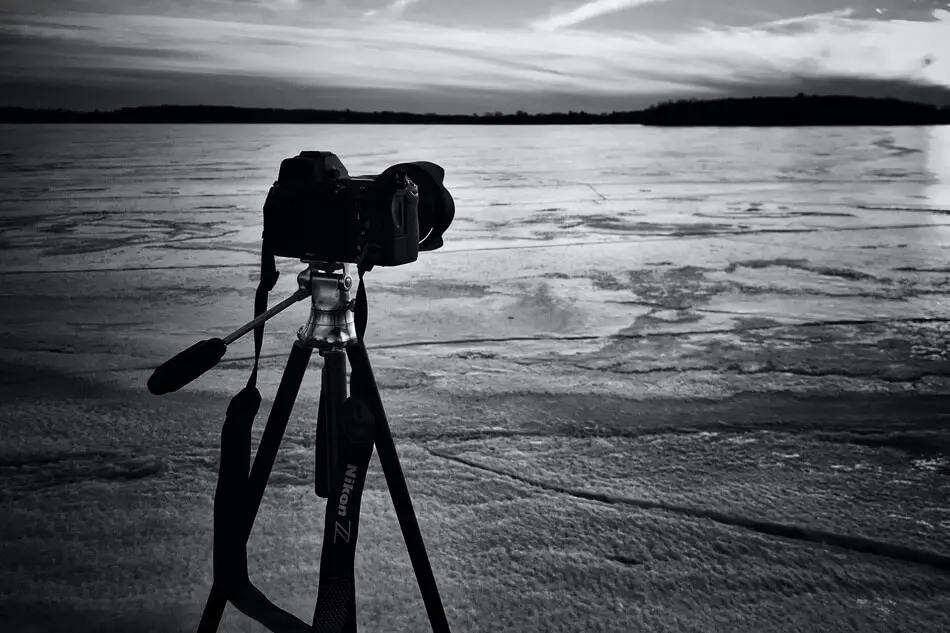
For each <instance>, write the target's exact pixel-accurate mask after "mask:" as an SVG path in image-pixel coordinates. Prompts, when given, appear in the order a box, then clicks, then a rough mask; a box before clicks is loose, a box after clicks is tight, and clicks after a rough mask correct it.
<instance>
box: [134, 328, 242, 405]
mask: <svg viewBox="0 0 950 633" xmlns="http://www.w3.org/2000/svg"><path fill="white" fill-rule="evenodd" d="M227 350H228V346H227V345H226V344H225V342H224V341H223V340H222V339H219V338H209V339H207V340H204V341H199V342H197V343H195V344H194V345H192V346H191V347H189V348H188V349H186V350H185V351H183V352H180V353H179V354H178V355H177V356H175V357H174V358H171V359H169V360H167V361H165V362H164V363H162V364H161V365H160V366H159V367H158V369H156V370H155V371H154V372H153V373H152V376H151V378H149V379H148V390H149V391H151V392H152V393H153V394H155V395H156V396H161V395H163V394H166V393H170V392H172V391H178V390H179V389H181V388H182V387H184V386H185V385H187V384H188V383H189V382H191V381H192V380H194V379H195V378H197V377H198V376H200V375H201V374H203V373H205V372H206V371H208V370H209V369H211V368H212V367H214V366H215V365H217V364H218V361H220V360H221V358H222V357H223V356H224V353H225V352H226V351H227Z"/></svg>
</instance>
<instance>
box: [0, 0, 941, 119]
mask: <svg viewBox="0 0 950 633" xmlns="http://www.w3.org/2000/svg"><path fill="white" fill-rule="evenodd" d="M0 7H2V8H0V105H7V106H9V105H15V106H25V107H42V108H69V109H78V110H92V109H113V108H118V107H126V106H136V105H152V104H162V103H170V104H215V105H238V106H251V107H275V108H314V109H346V108H350V109H353V110H363V111H374V110H400V111H411V112H440V113H473V112H478V113H482V112H488V111H503V112H514V111H516V110H525V111H528V112H553V111H568V110H586V111H588V112H609V111H614V110H635V109H639V108H642V107H646V106H648V105H650V104H652V103H656V102H658V101H664V100H667V99H678V98H715V97H720V96H740V97H742V96H754V95H785V94H788V95H794V94H797V93H798V92H805V93H806V94H855V95H862V96H886V97H899V98H905V99H911V100H915V101H923V102H928V103H936V104H940V105H946V104H950V2H948V1H939V2H938V1H934V0H794V1H793V0H729V1H727V0H589V1H585V0H553V1H552V0H4V2H3V4H2V5H0Z"/></svg>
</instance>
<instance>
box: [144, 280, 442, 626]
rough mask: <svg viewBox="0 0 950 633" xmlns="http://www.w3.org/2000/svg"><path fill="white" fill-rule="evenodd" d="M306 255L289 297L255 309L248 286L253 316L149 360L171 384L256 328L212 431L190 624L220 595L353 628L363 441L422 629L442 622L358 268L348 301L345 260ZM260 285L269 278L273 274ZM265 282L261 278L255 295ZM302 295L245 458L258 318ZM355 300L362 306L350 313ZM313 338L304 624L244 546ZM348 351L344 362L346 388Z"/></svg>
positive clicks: (208, 617)
mask: <svg viewBox="0 0 950 633" xmlns="http://www.w3.org/2000/svg"><path fill="white" fill-rule="evenodd" d="M305 263H307V264H308V267H307V269H306V270H304V271H303V272H301V273H300V274H299V275H298V276H297V281H298V286H299V289H298V290H297V292H295V293H294V294H293V295H292V296H291V297H289V298H288V299H286V300H285V301H283V302H282V303H281V304H279V305H277V306H274V308H272V309H271V310H268V311H266V312H263V313H260V312H261V310H260V309H259V308H260V307H261V306H260V295H261V289H260V288H259V289H258V302H257V305H256V308H255V312H256V313H258V316H257V317H256V318H255V319H254V320H253V321H251V322H250V323H248V324H246V325H244V326H242V327H241V328H240V329H238V330H237V331H236V332H234V333H233V334H231V335H230V336H228V337H226V338H224V339H210V340H208V341H203V342H201V343H198V344H196V345H194V346H192V347H191V348H189V349H188V350H185V351H184V352H182V353H181V354H179V355H178V356H176V357H175V358H173V359H171V360H170V361H168V362H167V363H165V364H164V365H163V366H162V367H160V368H159V369H158V370H156V372H155V374H153V376H152V378H151V379H150V380H149V389H150V390H151V391H152V392H153V393H167V392H168V391H174V390H176V389H178V388H180V387H181V386H182V385H184V384H186V383H187V382H189V381H190V380H191V379H194V378H195V377H197V376H198V375H200V374H201V373H203V372H204V371H206V370H207V369H210V367H212V366H213V365H214V364H216V363H217V362H218V360H220V358H221V357H222V356H223V353H224V349H225V348H226V346H227V344H229V343H230V342H232V341H234V340H235V339H237V338H239V337H240V336H243V335H244V334H246V333H247V332H249V331H250V330H251V329H255V362H254V370H253V372H252V374H251V379H250V381H249V383H248V387H246V388H245V389H243V390H242V391H241V392H240V393H238V394H237V396H235V397H234V399H232V401H231V404H230V405H229V407H228V413H227V419H226V420H225V423H224V427H223V429H222V432H221V463H220V470H219V475H218V482H217V486H216V490H215V501H214V581H213V584H212V587H211V591H210V594H209V596H208V600H207V603H206V604H205V608H204V612H203V613H202V616H201V621H200V623H199V625H198V633H215V631H217V629H218V626H219V625H220V622H221V617H222V615H223V613H224V608H225V606H226V605H227V603H228V602H231V603H232V604H233V605H234V606H235V607H236V608H237V609H238V610H239V611H241V612H242V613H244V614H245V615H247V616H249V617H251V618H253V619H255V620H257V621H258V622H260V623H261V624H263V625H264V626H266V627H267V628H268V629H270V630H271V631H274V633H311V632H313V633H330V632H334V633H355V632H356V596H355V582H354V559H355V554H356V542H357V536H358V533H359V511H360V501H361V495H362V492H363V486H364V483H365V481H366V471H367V468H368V466H369V462H370V459H371V457H372V453H373V447H374V446H375V447H376V450H377V453H378V455H379V462H380V465H381V466H382V470H383V474H384V476H385V478H386V483H387V485H388V487H389V491H390V494H391V496H392V500H393V505H394V506H395V510H396V516H397V518H398V520H399V526H400V528H401V530H402V534H403V538H404V539H405V542H406V548H407V550H408V552H409V558H410V560H411V562H412V567H413V571H414V572H415V576H416V580H417V582H418V584H419V589H420V590H421V592H422V598H423V602H424V604H425V608H426V612H427V614H428V617H429V622H430V624H431V626H432V630H433V631H434V632H436V633H443V632H444V633H448V631H449V625H448V621H447V618H446V615H445V610H444V609H443V606H442V602H441V598H440V597H439V590H438V587H437V586H436V582H435V576H434V574H433V572H432V567H431V565H430V563H429V558H428V555H427V553H426V549H425V544H424V543H423V540H422V534H421V532H420V529H419V523H418V521H417V519H416V515H415V512H414V510H413V507H412V501H411V499H410V497H409V490H408V488H407V486H406V480H405V477H404V476H403V472H402V467H401V466H400V463H399V458H398V456H397V454H396V447H395V444H394V443H393V438H392V434H391V433H390V429H389V422H388V421H387V418H386V412H385V411H384V409H383V403H382V400H381V398H380V395H379V388H378V386H377V384H376V379H375V377H374V376H373V370H372V367H371V366H370V361H369V355H368V353H367V351H366V346H365V344H364V342H363V340H362V334H363V330H364V329H365V322H366V314H365V312H366V302H365V291H364V290H363V287H362V268H361V269H360V278H361V285H360V297H359V298H361V299H362V301H359V300H356V301H354V300H353V299H352V298H351V289H352V279H351V278H350V276H349V275H348V274H347V271H348V265H347V264H345V263H344V264H341V263H326V262H305ZM341 269H342V270H341ZM338 271H339V272H338ZM274 281H276V272H275V273H274ZM270 285H271V286H273V282H271V284H270ZM263 286H264V282H263V281H262V287H263ZM266 292H267V290H266V289H265V290H264V304H266ZM306 297H310V299H311V310H310V318H309V319H308V321H307V324H306V325H304V326H303V327H302V328H300V330H299V331H298V332H297V339H298V340H297V341H295V342H294V344H293V346H292V348H291V351H290V357H289V358H288V360H287V365H286V367H285V369H284V373H283V375H282V376H281V379H280V384H279V386H278V388H277V395H276V396H275V398H274V402H273V405H272V407H271V411H270V415H269V417H268V420H267V424H266V426H265V428H264V432H263V435H262V437H261V441H260V444H259V446H258V450H257V455H256V457H255V459H254V462H253V465H251V463H250V451H251V433H250V431H251V425H252V424H253V418H254V416H255V415H256V414H257V410H258V409H259V407H260V403H261V396H260V392H259V391H257V388H256V375H257V364H258V360H259V357H260V339H261V335H262V326H263V323H264V321H266V320H267V319H269V318H270V317H272V316H274V315H275V314H277V313H278V312H280V311H281V310H283V309H284V308H286V307H288V306H289V305H292V304H293V303H295V302H296V301H299V300H302V299H304V298H306ZM359 298H358V299H359ZM355 306H360V307H361V312H362V314H361V318H360V322H359V323H357V320H356V315H355V313H354V307H355ZM315 349H316V350H318V351H319V354H320V355H321V356H322V357H323V361H324V362H323V369H322V373H321V387H320V399H319V406H318V412H317V431H316V441H315V455H314V458H315V473H314V490H315V492H316V494H317V496H318V497H321V498H325V499H327V507H326V518H325V522H324V536H323V549H322V552H321V556H320V573H319V585H318V592H317V601H316V606H315V609H314V616H313V624H312V625H308V624H306V623H305V622H303V621H302V620H300V619H299V618H297V617H296V616H295V615H293V614H291V613H289V612H287V611H285V610H283V609H281V608H280V607H278V606H276V605H275V604H274V603H273V602H271V601H270V600H269V599H268V598H267V597H266V596H265V595H264V594H263V593H261V591H260V590H258V589H257V588H256V587H255V586H254V585H253V584H252V583H251V581H250V579H249V578H248V570H247V549H246V548H247V542H248V539H249V537H250V533H251V530H252V528H253V525H254V520H255V518H256V517H257V513H258V511H259V509H260V504H261V500H262V498H263V496H264V490H265V488H266V487H267V481H268V478H269V477H270V474H271V470H272V468H273V466H274V461H275V459H276V456H277V451H278V449H279V447H280V443H281V440H282V438H283V435H284V431H285V429H286V427H287V423H288V420H289V419H290V414H291V411H292V409H293V406H294V401H295V400H296V398H297V394H298V392H299V390H300V385H301V383H302V381H303V377H304V373H305V372H306V369H307V365H308V364H309V361H310V358H311V355H312V353H313V350H315ZM347 359H348V360H349V362H350V366H351V370H352V371H351V376H350V392H351V394H350V396H349V397H347V384H346V362H347ZM249 470H250V474H248V471H249Z"/></svg>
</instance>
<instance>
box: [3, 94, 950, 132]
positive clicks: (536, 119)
mask: <svg viewBox="0 0 950 633" xmlns="http://www.w3.org/2000/svg"><path fill="white" fill-rule="evenodd" d="M0 122H3V123H297V124H303V123H324V124H327V123H348V124H360V123H363V124H399V125H413V124H442V125H459V124H462V125H594V124H636V125H657V126H766V125H767V126H785V125H946V124H950V104H948V105H945V106H943V107H939V106H935V105H929V104H923V103H915V102H910V101H903V100H899V99H892V98H869V97H854V96H806V95H804V94H799V95H797V96H795V97H744V98H722V99H679V100H671V101H664V102H662V103H658V104H655V105H652V106H650V107H648V108H646V109H643V110H632V111H620V112H618V111H614V112H609V113H590V112H584V111H580V112H575V111H573V110H572V111H568V112H551V113H539V114H529V113H528V112H525V111H523V110H519V111H517V112H515V113H513V114H507V113H504V112H484V113H481V114H478V113H473V114H437V113H426V114H419V113H413V112H393V111H388V110H386V111H374V112H360V111H355V110H310V109H280V108H244V107H237V106H206V105H158V106H139V107H130V108H120V109H117V110H107V111H99V110H95V111H91V112H89V111H76V110H64V109H30V108H16V107H5V108H0Z"/></svg>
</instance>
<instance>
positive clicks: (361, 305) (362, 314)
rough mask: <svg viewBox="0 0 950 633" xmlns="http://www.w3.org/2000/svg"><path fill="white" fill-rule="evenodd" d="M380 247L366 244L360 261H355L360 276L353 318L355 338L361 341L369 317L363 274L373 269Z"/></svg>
mask: <svg viewBox="0 0 950 633" xmlns="http://www.w3.org/2000/svg"><path fill="white" fill-rule="evenodd" d="M379 251H380V248H379V246H378V245H376V244H368V245H367V246H366V248H365V249H364V250H363V254H362V256H361V257H360V261H359V262H357V263H356V272H357V274H358V275H359V277H360V281H359V287H357V289H356V308H355V310H354V312H355V315H354V320H355V321H356V340H358V341H360V342H362V341H363V335H364V334H365V333H366V322H367V320H368V319H369V304H368V302H367V299H366V285H365V284H364V283H363V275H365V274H366V273H367V272H369V271H371V270H373V266H375V265H376V260H377V259H378V257H379Z"/></svg>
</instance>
